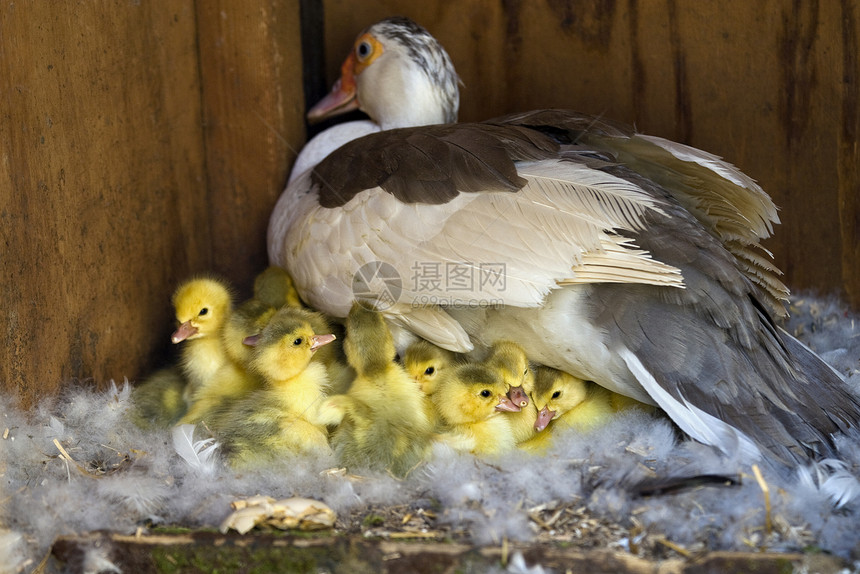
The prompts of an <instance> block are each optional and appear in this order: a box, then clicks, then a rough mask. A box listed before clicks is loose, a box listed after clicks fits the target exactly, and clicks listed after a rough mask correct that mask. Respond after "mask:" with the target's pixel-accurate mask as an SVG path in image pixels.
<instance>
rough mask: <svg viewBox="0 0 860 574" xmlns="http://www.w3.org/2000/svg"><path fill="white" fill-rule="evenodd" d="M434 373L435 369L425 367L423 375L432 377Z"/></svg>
mask: <svg viewBox="0 0 860 574" xmlns="http://www.w3.org/2000/svg"><path fill="white" fill-rule="evenodd" d="M435 372H436V369H435V368H433V367H427V368H426V369H425V370H424V374H425V375H432V374H433V373H435Z"/></svg>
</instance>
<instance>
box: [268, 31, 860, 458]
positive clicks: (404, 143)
mask: <svg viewBox="0 0 860 574" xmlns="http://www.w3.org/2000/svg"><path fill="white" fill-rule="evenodd" d="M457 101H458V100H457V76H456V73H455V72H454V70H453V67H452V66H451V62H450V60H449V58H448V56H447V55H446V54H445V52H444V50H443V49H442V48H441V46H439V44H438V43H437V42H436V41H435V40H434V39H433V38H432V36H430V35H429V34H428V33H427V32H426V31H425V30H424V29H423V28H421V27H419V26H417V25H416V24H414V23H413V22H411V21H409V20H406V19H403V18H394V19H388V20H384V21H382V22H379V23H377V24H375V25H373V26H371V27H370V28H368V29H367V30H365V31H364V32H362V33H361V34H360V35H359V37H358V39H357V40H356V43H355V45H354V49H353V51H352V53H351V54H350V55H349V56H348V57H347V59H346V61H345V62H344V64H343V67H342V76H341V79H340V80H339V81H338V83H337V84H335V89H334V95H331V96H329V98H327V100H325V101H324V102H325V103H323V104H321V105H320V106H318V108H317V110H315V111H314V114H315V115H330V114H333V113H336V112H337V111H338V110H340V109H344V108H345V107H360V108H361V109H362V110H364V111H366V112H367V113H368V115H369V116H370V118H371V120H372V121H374V122H376V123H377V124H378V125H379V126H381V127H382V128H384V129H383V130H382V131H380V132H378V133H371V134H370V135H366V136H364V137H361V138H359V139H355V140H352V141H349V142H346V143H344V145H342V147H339V148H338V149H336V150H334V151H331V150H330V151H331V153H329V154H328V155H327V156H326V157H325V159H323V160H322V161H320V162H319V163H318V164H317V165H316V166H315V167H314V168H313V169H309V170H307V171H305V172H304V173H303V174H301V175H299V176H298V177H296V178H295V179H294V180H293V182H292V183H291V184H290V185H289V186H288V187H287V189H286V190H285V191H284V193H283V195H282V197H281V198H280V200H279V201H278V204H277V206H276V207H275V210H274V213H273V214H272V218H271V222H270V227H269V238H268V242H269V254H270V258H271V261H272V262H273V263H274V264H277V265H280V266H283V267H284V268H286V269H287V270H288V271H289V272H290V273H291V274H292V276H293V278H294V280H295V282H296V286H297V288H298V290H299V291H300V293H301V295H302V297H303V298H304V299H305V301H307V302H308V303H309V304H311V305H312V306H314V307H316V308H317V309H320V310H322V311H324V312H326V313H329V314H331V315H334V316H337V317H345V316H346V314H347V312H348V311H349V309H350V306H351V304H352V302H353V301H354V299H355V298H356V297H357V296H360V298H365V299H370V300H372V301H373V302H374V304H375V305H376V306H377V308H378V309H380V310H382V311H383V312H384V313H385V316H386V318H387V319H388V320H389V322H390V323H391V325H392V326H393V327H395V328H400V330H401V332H402V333H411V334H414V335H417V336H419V337H421V338H424V339H427V340H429V341H430V342H432V343H434V344H436V345H438V346H440V347H443V348H446V349H450V350H453V351H458V352H467V351H470V350H472V349H473V348H475V347H476V346H477V347H487V346H489V345H491V344H492V343H493V342H494V341H497V340H502V339H505V340H512V341H516V342H517V343H519V344H520V345H521V346H522V347H523V348H524V349H525V350H526V352H527V354H528V356H529V358H530V359H531V360H533V361H536V362H538V363H542V364H545V365H548V366H551V367H553V368H556V369H560V370H562V371H566V372H568V373H571V374H573V375H575V376H577V377H580V378H582V379H586V380H592V381H595V382H597V383H598V384H600V385H602V386H604V387H606V388H608V389H610V390H612V391H615V392H618V393H621V394H624V395H627V396H630V397H633V398H635V399H638V400H640V401H642V402H645V403H649V404H656V405H658V406H659V407H660V408H662V409H663V410H665V411H666V413H668V415H669V416H670V417H671V418H672V419H673V420H674V421H675V423H677V425H678V426H679V427H680V428H681V429H683V430H684V431H685V432H686V433H688V434H689V435H690V436H692V437H693V438H695V439H697V440H699V441H701V442H704V443H706V444H710V445H713V446H715V447H717V448H719V449H721V450H722V451H723V452H725V453H729V454H737V455H739V456H742V457H744V458H745V459H746V460H755V459H757V458H759V457H761V456H762V455H764V456H766V457H768V458H770V459H771V460H774V461H779V462H782V463H785V464H788V465H794V464H796V463H798V462H807V461H809V460H811V459H818V458H821V457H826V456H831V455H832V454H833V453H834V446H833V435H834V433H837V432H840V431H845V430H847V429H849V428H851V427H853V426H855V425H856V424H857V421H858V420H860V404H858V400H857V398H856V397H855V396H853V395H852V394H851V392H850V391H849V390H848V389H847V388H846V385H845V384H844V381H843V380H842V378H841V377H840V375H839V374H838V373H836V372H835V371H834V370H833V369H832V368H831V367H829V366H828V365H827V364H826V363H824V361H822V360H821V359H820V358H819V357H818V356H817V355H815V354H814V353H813V352H812V351H811V350H809V349H808V348H806V347H805V346H804V345H802V344H801V343H800V342H798V341H797V340H796V339H794V338H792V337H791V336H790V335H788V334H787V333H786V332H784V331H783V330H781V329H780V328H779V327H778V326H777V324H776V323H775V319H776V318H779V317H781V316H783V315H785V309H784V307H783V303H784V301H785V300H786V299H787V294H788V291H787V289H786V288H785V287H784V285H783V284H782V283H781V282H780V280H779V277H778V276H779V271H778V270H777V269H776V268H775V267H774V265H773V263H772V262H771V258H770V254H769V253H768V252H767V251H766V250H765V249H764V248H762V247H761V246H760V245H759V241H760V240H761V239H763V238H766V237H768V236H769V235H770V233H771V232H772V225H773V224H775V223H778V218H777V214H776V208H775V206H774V205H773V203H772V201H771V199H770V198H769V197H768V196H767V194H765V193H764V192H763V191H762V190H761V189H760V188H759V187H758V185H756V184H755V182H754V181H753V180H752V179H751V178H749V177H748V176H746V175H744V174H743V173H741V172H740V171H739V170H738V169H736V168H735V167H733V166H732V165H730V164H728V163H726V162H724V161H722V160H720V159H719V158H717V157H715V156H713V155H710V154H708V153H705V152H703V151H701V150H697V149H694V148H691V147H688V146H685V145H682V144H679V143H674V142H670V141H667V140H664V139H661V138H657V137H650V136H646V135H642V134H637V133H635V132H633V131H632V130H630V129H628V128H626V127H624V126H619V125H616V124H613V123H610V122H607V121H604V120H601V119H598V118H595V117H591V116H585V115H582V114H577V113H573V112H570V111H564V110H538V111H532V112H526V113H521V114H515V115H510V116H506V117H502V118H497V119H494V120H490V121H486V122H482V123H468V124H451V123H450V122H452V121H454V118H455V115H456V103H457ZM333 103H335V104H336V105H331V104H333ZM452 106H453V113H451V110H452ZM428 109H429V110H431V111H433V110H435V113H436V115H435V116H433V117H434V119H432V120H427V117H429V116H428V114H427V110H428ZM320 110H322V111H320ZM434 122H435V123H441V125H423V124H428V123H434ZM446 122H447V124H446ZM416 126H420V127H416ZM344 139H348V138H344ZM332 149H333V148H332Z"/></svg>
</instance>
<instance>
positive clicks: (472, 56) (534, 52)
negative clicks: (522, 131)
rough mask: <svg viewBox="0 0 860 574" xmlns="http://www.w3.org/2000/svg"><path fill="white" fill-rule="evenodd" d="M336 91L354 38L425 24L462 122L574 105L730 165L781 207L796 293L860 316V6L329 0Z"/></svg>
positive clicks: (782, 263)
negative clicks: (372, 27)
mask: <svg viewBox="0 0 860 574" xmlns="http://www.w3.org/2000/svg"><path fill="white" fill-rule="evenodd" d="M324 6H325V21H326V26H325V32H326V43H325V50H326V61H327V70H328V80H329V82H332V81H333V80H334V78H335V77H336V74H337V71H338V66H339V64H340V61H341V60H342V58H343V57H344V55H345V54H346V51H347V50H349V49H350V46H351V43H352V41H353V39H354V37H355V36H356V34H357V32H358V31H359V30H361V29H362V28H364V27H365V26H367V25H369V24H371V23H373V22H375V21H376V20H379V19H381V18H384V17H386V16H390V15H397V14H402V15H406V16H409V17H411V18H413V19H415V20H416V21H417V22H419V23H420V24H422V25H423V26H424V27H426V28H427V29H428V30H429V31H430V32H431V33H433V34H434V35H435V36H436V37H437V38H438V39H439V40H440V41H441V42H442V44H443V45H444V46H445V47H446V49H447V50H448V52H449V54H450V55H451V58H452V60H453V61H454V64H455V65H456V67H457V70H458V72H459V74H460V76H461V78H462V79H463V82H464V83H465V88H464V89H463V90H462V95H461V102H462V103H461V114H460V120H461V121H478V120H482V119H487V118H489V117H492V116H495V115H501V114H504V113H508V112H515V111H522V110H527V109H533V108H541V107H565V108H571V109H576V110H580V111H584V112H589V113H594V114H601V115H604V116H606V117H609V118H613V119H617V120H622V121H626V122H628V123H631V124H633V125H635V126H637V128H638V129H639V130H640V131H643V132H646V133H650V134H654V135H659V136H663V137H667V138H670V139H673V140H676V141H680V142H683V143H687V144H690V145H693V146H696V147H699V148H702V149H705V150H708V151H710V152H712V153H715V154H717V155H720V156H722V157H724V158H726V159H727V160H728V161H730V162H732V163H734V164H736V165H738V166H739V167H740V168H741V169H743V170H744V171H746V172H747V173H748V174H750V175H751V176H752V177H754V178H755V179H757V180H758V181H759V182H760V183H761V185H762V186H763V187H764V188H765V190H767V191H768V192H769V193H770V194H771V195H772V196H773V197H774V199H775V200H776V202H777V204H778V205H780V207H781V208H782V210H781V212H780V217H781V219H782V222H783V224H782V226H781V227H779V228H778V229H777V232H776V237H775V238H774V239H772V240H770V241H769V242H768V243H767V246H768V247H769V248H770V249H772V250H773V252H774V254H775V256H776V261H777V264H778V265H779V267H780V268H782V269H783V271H784V272H785V274H786V275H785V280H786V283H787V284H788V285H789V286H790V287H791V288H792V289H795V290H798V289H811V288H815V289H818V290H820V291H821V292H826V293H838V294H840V295H842V296H844V297H845V298H846V299H847V300H848V301H849V302H850V303H851V304H852V305H853V306H854V308H857V309H860V225H858V224H860V199H858V193H857V190H858V188H860V173H858V166H860V155H858V154H860V150H858V124H860V119H858V118H860V109H858V94H860V86H858V80H860V64H858V40H857V38H858V34H860V9H858V8H857V7H856V6H855V5H854V4H853V3H851V2H848V1H847V0H846V1H844V2H811V3H797V2H791V1H789V0H766V1H762V2H747V1H746V0H721V1H720V2H679V1H677V0H661V1H650V0H649V1H644V0H628V1H624V2H622V1H615V0H578V1H573V0H544V1H535V2H522V1H512V2H490V1H488V0H467V1H463V2H457V3H454V2H437V3H414V2H409V1H407V0H380V1H377V2H373V3H360V4H355V3H353V2H349V1H347V0H326V1H325V3H324Z"/></svg>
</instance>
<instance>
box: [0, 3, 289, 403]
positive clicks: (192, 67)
mask: <svg viewBox="0 0 860 574" xmlns="http://www.w3.org/2000/svg"><path fill="white" fill-rule="evenodd" d="M298 13H299V6H298V0H271V1H263V2H261V1H256V0H248V1H236V2H221V3H215V2H211V3H210V2H204V3H200V2H197V3H195V2H190V1H179V2H174V3H169V4H158V5H155V4H152V3H146V2H144V3H133V2H130V3H109V4H107V5H102V4H99V5H98V6H95V5H93V6H90V5H88V4H86V3H84V4H81V5H78V4H65V3H59V4H57V3H50V4H44V5H33V6H27V7H26V8H25V7H22V6H18V5H14V4H13V5H10V6H7V7H4V8H3V12H2V17H0V37H2V39H3V48H2V51H3V53H2V58H0V129H2V132H3V137H2V141H4V143H5V142H7V141H8V142H9V143H10V144H11V145H9V147H8V148H4V149H3V150H2V156H0V158H2V161H0V189H2V191H0V223H2V225H0V234H2V240H3V243H2V245H3V249H4V251H3V254H2V255H3V256H2V260H0V270H2V273H3V275H2V277H3V279H2V281H3V283H2V286H3V288H2V294H0V308H2V310H3V316H4V319H5V331H6V337H5V339H4V341H3V342H2V343H0V390H2V392H4V393H17V394H18V395H20V396H21V398H22V399H23V402H24V405H27V404H30V403H32V402H33V401H34V400H35V399H36V398H37V397H39V396H41V395H47V394H55V393H56V391H57V390H58V389H59V388H60V386H61V385H62V384H63V383H65V382H67V381H69V380H71V379H89V378H92V379H94V380H95V381H97V382H98V383H100V384H105V382H106V381H108V380H110V379H116V380H117V381H120V382H121V381H122V380H123V378H124V377H129V378H130V379H132V380H135V379H139V378H140V377H142V376H143V375H145V374H146V373H147V372H148V371H149V370H151V368H152V367H153V366H154V365H155V364H157V363H158V362H159V360H163V358H164V357H165V356H168V354H169V352H170V351H171V349H170V348H169V342H168V338H169V335H170V332H171V330H172V327H173V317H172V310H171V308H170V296H171V294H172V292H173V290H174V288H175V286H176V285H177V283H178V282H179V281H181V280H182V279H185V278H187V277H189V276H190V275H192V274H195V273H201V272H216V273H219V274H221V275H224V276H226V277H227V278H228V279H230V280H231V281H233V282H234V283H235V284H236V285H237V286H238V287H240V288H245V289H246V290H247V287H248V286H249V285H250V283H251V280H252V279H253V274H254V273H255V272H257V271H260V270H262V269H263V268H264V267H265V265H266V254H265V243H264V239H265V229H266V223H267V220H268V214H269V213H270V212H271V209H272V206H273V205H274V202H275V200H276V198H277V196H278V194H279V193H280V191H281V189H282V188H283V185H284V182H285V181H286V174H287V171H288V168H289V166H290V165H291V162H292V160H293V157H294V153H295V149H296V148H298V147H299V146H300V144H301V143H302V142H303V141H304V125H303V121H302V117H301V116H302V110H303V108H304V101H303V98H302V95H301V93H302V92H301V84H300V82H298V81H297V80H296V78H298V77H300V70H301V68H300V62H301V54H300V48H299V46H300V34H299V28H298V21H299V18H298ZM201 66H202V69H201Z"/></svg>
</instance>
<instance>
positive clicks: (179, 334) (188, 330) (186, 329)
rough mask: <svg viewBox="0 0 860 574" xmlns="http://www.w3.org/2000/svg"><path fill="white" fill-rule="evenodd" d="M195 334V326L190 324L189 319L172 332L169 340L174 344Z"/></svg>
mask: <svg viewBox="0 0 860 574" xmlns="http://www.w3.org/2000/svg"><path fill="white" fill-rule="evenodd" d="M196 334H197V327H195V326H194V325H192V324H191V321H185V322H184V323H182V324H181V325H179V328H178V329H176V331H174V332H173V335H171V337H170V341H171V342H172V343H173V344H174V345H175V344H176V343H181V342H182V341H184V340H185V339H187V338H188V337H191V336H193V335H196Z"/></svg>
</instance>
